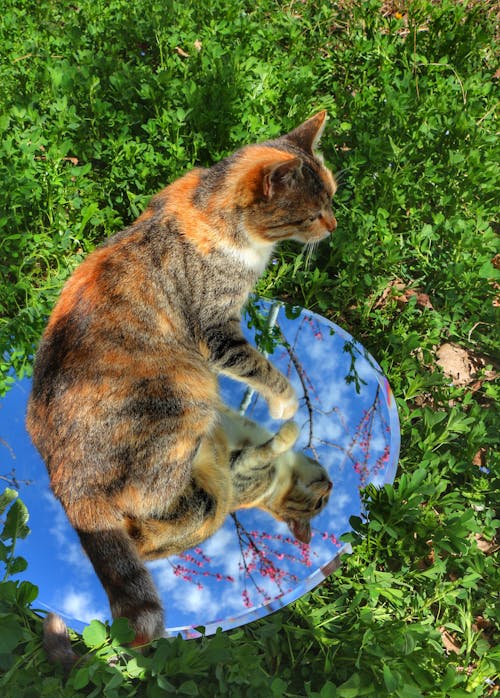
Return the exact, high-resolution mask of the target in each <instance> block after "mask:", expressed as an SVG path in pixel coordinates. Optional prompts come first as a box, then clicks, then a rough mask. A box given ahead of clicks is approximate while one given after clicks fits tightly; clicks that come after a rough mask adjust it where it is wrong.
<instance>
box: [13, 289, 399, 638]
mask: <svg viewBox="0 0 500 698" xmlns="http://www.w3.org/2000/svg"><path fill="white" fill-rule="evenodd" d="M243 327H244V331H245V335H246V336H247V338H248V339H249V340H250V341H252V343H254V344H255V345H256V346H258V347H259V349H260V350H261V351H263V352H265V353H266V354H267V355H268V356H269V358H270V360H271V361H272V363H273V364H275V365H276V366H277V367H278V368H279V369H280V370H281V371H282V372H283V373H284V374H285V375H286V376H287V377H288V378H289V380H290V381H291V383H292V385H293V386H294V388H295V390H296V392H297V395H298V397H299V403H300V406H299V411H298V412H297V414H296V415H295V417H294V422H295V424H296V425H297V429H296V430H294V433H293V434H288V437H287V438H288V442H287V443H286V444H285V446H286V448H287V449H288V448H289V449H292V448H293V450H294V451H295V452H296V455H295V456H294V458H295V460H297V461H299V460H300V459H304V460H306V458H307V459H309V462H310V461H316V462H318V463H320V464H321V466H322V467H323V468H324V470H325V471H326V474H325V476H324V477H323V475H321V477H319V478H315V481H321V485H320V486H319V489H318V490H317V491H315V493H314V497H315V499H314V504H313V508H317V512H318V513H317V515H315V516H314V517H313V518H312V520H311V521H310V524H308V525H307V526H306V528H304V526H303V525H302V524H297V523H296V524H295V525H294V523H293V517H292V518H291V517H290V516H289V515H287V516H286V517H281V518H284V520H282V521H279V520H277V518H276V511H274V510H273V506H272V503H270V502H269V501H268V502H264V504H265V505H266V506H263V508H261V509H259V508H255V507H251V508H242V509H238V510H237V511H236V512H234V513H232V514H230V515H229V516H228V517H227V518H226V520H225V521H224V523H223V524H222V526H221V527H220V528H219V530H217V531H216V532H215V533H214V534H213V535H211V536H210V537H209V538H208V539H207V540H205V541H204V542H201V543H200V544H198V545H194V547H193V548H191V549H190V550H187V551H185V552H182V553H180V554H178V555H172V556H170V557H162V558H160V559H155V560H153V561H151V562H149V563H148V566H149V568H150V570H151V572H152V574H153V577H154V580H155V584H156V585H157V588H158V590H159V591H160V593H161V595H162V598H163V602H164V606H165V608H166V613H167V625H168V627H167V628H166V635H176V634H178V633H181V634H182V635H183V636H184V637H196V636H198V634H199V633H198V631H197V630H196V628H197V627H198V626H203V627H204V628H205V632H206V633H207V634H210V633H213V632H215V630H216V629H217V627H222V628H223V629H229V628H233V627H236V626H238V625H242V624H244V623H247V622H249V621H251V620H254V619H256V618H259V617H261V616H263V615H265V614H266V613H270V612H272V611H275V610H277V609H279V608H281V607H283V606H285V605H286V604H288V603H290V602H291V601H294V600H295V599H297V598H298V597H299V596H301V595H302V594H304V593H305V592H307V591H308V590H310V589H311V588H313V587H314V586H316V585H317V584H318V583H320V582H321V581H322V580H323V579H324V578H325V577H326V576H327V575H328V574H330V573H331V571H332V570H333V569H335V567H336V565H337V564H338V561H339V557H340V554H341V553H342V552H343V551H345V547H344V546H343V544H342V543H341V541H340V536H341V534H342V533H344V532H346V531H348V530H349V518H350V517H351V516H353V515H358V514H359V513H360V511H361V501H360V494H359V492H360V489H361V488H363V487H364V486H366V485H367V484H368V483H374V484H375V485H377V486H381V485H383V484H384V483H387V482H392V480H393V478H394V475H395V472H396V467H397V460H398V455H399V423H398V417H397V411H396V406H395V403H394V398H393V396H392V394H391V390H390V387H389V385H388V382H387V380H386V378H385V377H384V375H383V374H382V372H381V370H380V368H379V367H378V365H377V364H376V362H375V361H374V359H373V358H372V357H371V356H370V355H369V354H368V352H366V350H365V349H364V348H363V347H362V346H361V345H360V344H359V343H358V342H357V341H356V340H354V339H353V338H352V337H351V336H350V335H349V334H348V333H346V332H345V331H344V330H343V329H341V328H340V327H338V326H336V325H335V324H333V323H331V322H329V321H328V320H326V319H324V318H322V317H320V316H318V315H315V314H314V313H311V312H309V311H306V310H303V309H301V308H292V307H288V306H285V305H282V304H280V303H276V302H269V301H263V300H259V299H255V301H254V302H252V303H251V304H250V305H249V307H248V309H247V311H246V314H245V316H244V318H243ZM220 389H221V396H222V399H223V401H224V402H225V404H226V405H228V406H229V407H230V408H231V409H232V412H230V413H229V417H228V418H229V419H230V420H233V422H234V421H235V420H236V423H240V422H241V423H243V421H244V420H251V422H253V423H256V425H259V426H256V427H255V428H256V429H257V430H260V431H259V433H260V434H264V436H263V437H261V440H260V443H262V442H263V441H265V440H266V432H268V433H269V436H272V435H276V434H278V433H279V432H280V429H282V428H283V423H282V422H278V421H274V420H272V419H271V418H270V416H269V411H268V408H267V405H266V403H265V401H264V400H263V399H262V398H261V397H260V396H259V395H258V394H257V393H254V392H253V391H252V390H250V389H247V388H246V386H244V385H242V384H239V383H236V382H234V381H231V380H230V379H226V378H222V379H221V381H220ZM29 391H30V381H28V380H22V381H18V382H17V383H16V384H15V386H14V387H13V388H12V389H11V391H10V392H9V393H8V394H7V395H6V397H5V398H4V399H3V400H2V402H1V403H0V453H1V456H2V457H1V461H0V475H1V476H2V479H3V480H4V483H5V484H7V485H10V486H14V487H15V488H16V489H19V491H20V495H21V497H22V499H23V500H24V502H25V503H26V505H27V507H28V510H29V512H30V522H29V525H30V527H31V534H30V535H29V536H28V538H27V539H26V540H24V541H19V543H18V553H19V554H20V555H22V556H23V557H24V558H25V559H26V560H27V561H28V569H27V571H26V572H24V573H22V574H20V575H19V576H20V577H24V578H26V579H29V580H30V581H31V582H33V583H34V584H36V585H37V586H38V587H39V597H38V599H37V601H35V603H34V606H35V607H39V608H44V609H48V610H54V611H57V612H58V613H59V614H60V615H62V616H63V617H64V618H65V619H66V621H67V622H68V624H69V625H70V626H72V627H73V628H75V629H76V630H81V629H82V628H83V626H84V625H85V624H86V623H87V622H88V621H89V620H91V619H92V618H99V619H101V620H106V619H109V610H108V601H107V598H106V596H105V593H104V591H103V589H102V587H101V586H100V584H99V582H98V580H97V577H96V576H95V573H94V571H93V568H92V566H91V564H90V562H89V561H88V560H87V558H86V557H85V554H84V553H83V551H82V549H81V547H80V543H79V541H78V538H77V535H76V533H75V532H74V531H73V529H72V528H71V526H70V525H69V523H68V521H67V519H66V515H65V514H64V511H63V509H62V507H61V506H60V504H59V502H58V501H57V500H56V499H55V498H54V496H53V495H52V493H51V491H50V489H49V483H48V476H47V473H46V470H45V466H44V464H43V462H42V461H41V459H40V458H39V456H38V454H37V452H36V451H35V449H34V447H33V446H32V445H31V442H30V440H29V437H28V435H27V433H26V430H25V427H24V415H25V409H26V402H27V399H28V395H29ZM262 430H265V431H262ZM285 436H286V434H285ZM292 444H294V445H293V446H292ZM282 446H283V444H282ZM282 450H285V447H284V446H283V448H282ZM278 457H279V458H281V457H282V456H281V455H279V456H278ZM287 457H288V456H287ZM330 482H331V483H332V484H331V485H330ZM327 483H328V484H327ZM314 486H316V485H314ZM330 490H331V492H330ZM261 504H262V502H261ZM265 509H267V510H265ZM308 541H309V542H308Z"/></svg>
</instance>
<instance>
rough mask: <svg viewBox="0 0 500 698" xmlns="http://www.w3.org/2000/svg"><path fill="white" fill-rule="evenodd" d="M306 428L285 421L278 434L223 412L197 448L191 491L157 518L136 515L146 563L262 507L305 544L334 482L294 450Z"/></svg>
mask: <svg viewBox="0 0 500 698" xmlns="http://www.w3.org/2000/svg"><path fill="white" fill-rule="evenodd" d="M298 433H299V429H298V427H297V425H296V424H295V423H294V422H286V423H285V424H284V425H283V426H282V427H281V429H280V430H279V431H278V433H277V434H275V435H272V434H270V433H269V432H268V431H267V430H266V429H264V428H263V427H262V426H260V425H258V424H256V423H255V422H253V421H251V420H250V419H247V418H246V417H243V416H241V415H240V414H238V413H237V412H235V411H233V410H230V409H228V408H227V407H222V408H221V411H220V419H219V421H218V424H217V426H216V428H215V429H214V430H213V431H212V433H211V434H209V435H207V436H206V437H205V438H204V439H203V440H202V442H201V443H200V446H199V448H198V452H197V455H196V457H195V459H194V462H193V470H192V477H191V480H190V482H189V485H188V486H187V487H186V489H185V490H184V491H183V492H182V493H181V494H180V495H179V497H177V499H176V500H175V502H174V503H173V504H172V503H169V506H168V508H167V509H166V510H165V512H163V513H162V514H160V515H158V516H156V517H155V518H148V519H140V518H137V517H134V516H133V515H132V514H130V515H129V516H128V517H127V530H128V532H129V535H130V536H131V538H132V539H133V540H134V542H135V545H136V548H137V551H138V553H139V555H140V557H141V558H143V559H145V560H153V559H156V558H159V557H165V556H168V555H173V554H178V553H181V552H183V551H185V550H187V549H189V548H193V547H195V546H197V545H199V544H200V543H202V542H203V541H204V540H206V539H207V538H208V537H209V536H211V535H212V534H213V533H215V531H217V530H218V529H219V528H220V526H221V525H222V524H223V522H224V520H225V519H226V517H227V515H228V514H229V513H231V512H234V511H237V510H238V509H243V508H248V507H258V508H260V509H263V510H264V511H267V512H269V513H270V514H272V516H274V517H275V518H276V519H278V520H279V521H284V522H286V523H287V524H288V526H289V528H290V531H291V532H292V533H293V535H294V536H295V537H296V538H297V539H298V540H300V541H301V542H303V543H309V541H310V539H311V525H310V521H311V519H312V518H313V517H314V516H316V515H317V514H319V513H320V512H321V511H323V509H324V508H325V506H326V504H327V502H328V499H329V496H330V492H331V489H332V483H331V481H330V479H329V477H328V473H327V472H326V470H325V469H324V468H323V467H322V466H321V465H320V464H319V463H318V462H316V461H315V460H312V459H310V458H308V457H307V456H305V455H304V454H303V453H300V452H295V451H293V450H292V447H293V445H294V444H295V441H296V440H297V437H298Z"/></svg>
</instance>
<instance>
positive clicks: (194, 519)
mask: <svg viewBox="0 0 500 698" xmlns="http://www.w3.org/2000/svg"><path fill="white" fill-rule="evenodd" d="M298 434H299V429H298V427H297V425H296V424H295V423H294V422H285V424H284V425H283V426H282V427H281V429H280V430H279V431H278V433H277V434H275V435H271V434H270V433H269V432H268V431H267V430H266V429H264V428H263V427H262V426H260V425H258V424H256V423H255V422H253V421H251V420H250V419H247V418H245V417H243V416H241V415H239V414H238V413H237V412H234V411H233V410H230V409H228V408H227V407H225V406H223V405H221V410H220V419H219V422H218V424H217V426H216V428H215V429H214V431H213V432H211V433H209V434H207V435H206V436H205V437H204V438H203V439H202V442H201V444H200V448H199V449H198V452H197V454H196V456H195V457H194V459H193V463H192V470H191V478H190V481H189V483H188V485H187V486H186V488H185V489H184V490H183V492H182V493H181V494H179V496H178V497H177V499H176V501H175V502H174V503H171V504H169V506H168V508H167V509H166V511H165V512H163V516H162V514H161V513H159V514H158V515H157V516H155V517H154V518H147V519H140V518H139V517H136V516H133V515H128V517H127V519H126V529H127V532H128V534H129V536H130V539H131V541H132V542H133V544H134V546H135V549H136V552H137V554H138V556H139V557H140V559H141V560H155V559H157V558H162V557H166V556H169V555H174V554H179V553H181V552H184V551H185V550H188V549H189V548H193V547H195V546H198V545H200V544H201V543H203V541H205V540H206V539H207V538H208V537H209V536H211V535H212V534H213V533H215V532H216V531H217V530H218V529H219V528H220V526H221V525H222V524H223V522H224V520H225V519H226V517H227V516H228V514H230V513H231V512H236V511H238V510H239V509H244V508H249V507H258V508H260V509H263V510H264V511H266V512H268V513H270V514H271V515H272V516H274V518H276V519H278V520H279V521H284V522H286V523H287V524H288V527H289V529H290V531H291V532H292V533H293V535H294V536H295V537H296V538H297V539H298V540H300V541H302V542H303V543H309V542H310V540H311V523H310V522H311V519H312V518H313V517H314V516H317V515H318V514H319V513H321V511H323V509H324V508H325V506H326V504H327V502H328V500H329V497H330V492H331V489H332V483H331V481H330V479H329V477H328V473H327V472H326V470H325V469H324V468H323V467H322V466H321V465H320V464H319V463H318V462H317V461H314V460H312V459H310V458H308V457H307V456H305V455H304V454H303V453H301V452H296V451H293V450H292V447H293V445H294V443H295V441H296V439H297V436H298ZM43 642H44V647H45V650H46V652H47V655H48V657H49V659H50V661H52V662H55V663H61V664H62V665H63V667H64V668H65V670H66V672H67V671H68V670H70V669H71V667H72V666H73V665H74V664H75V663H76V662H77V661H78V660H79V657H78V655H77V654H76V653H75V652H74V651H73V649H72V647H71V643H70V641H69V637H68V632H67V628H66V625H65V623H64V621H63V620H62V618H60V616H58V615H56V614H54V613H50V614H48V616H47V618H46V619H45V622H44V639H43Z"/></svg>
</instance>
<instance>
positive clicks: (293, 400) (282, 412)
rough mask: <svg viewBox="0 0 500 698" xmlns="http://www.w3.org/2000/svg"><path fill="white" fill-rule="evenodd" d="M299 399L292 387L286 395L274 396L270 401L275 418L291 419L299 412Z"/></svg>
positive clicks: (270, 411)
mask: <svg viewBox="0 0 500 698" xmlns="http://www.w3.org/2000/svg"><path fill="white" fill-rule="evenodd" d="M298 407H299V401H298V400H297V396H296V395H295V392H294V391H293V389H292V388H290V390H289V392H288V393H287V394H286V396H285V397H281V396H280V397H273V398H272V399H271V400H270V402H269V413H270V415H271V417H272V418H273V419H291V418H292V417H293V415H294V414H295V413H296V412H297V410H298Z"/></svg>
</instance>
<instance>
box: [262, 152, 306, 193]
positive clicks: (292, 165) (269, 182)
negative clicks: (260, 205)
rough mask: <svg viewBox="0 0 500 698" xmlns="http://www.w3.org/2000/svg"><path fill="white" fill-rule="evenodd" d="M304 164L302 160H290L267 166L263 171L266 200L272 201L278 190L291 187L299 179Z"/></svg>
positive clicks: (263, 190) (263, 188)
mask: <svg viewBox="0 0 500 698" xmlns="http://www.w3.org/2000/svg"><path fill="white" fill-rule="evenodd" d="M302 164H303V163H302V160H301V159H300V158H290V159H288V160H281V161H280V162H273V163H271V164H268V165H266V166H265V167H264V169H263V171H262V192H263V194H264V196H265V197H266V199H272V197H273V195H274V193H275V191H276V189H277V188H282V187H283V186H290V185H291V184H292V183H293V182H294V181H295V180H296V179H297V178H298V177H299V175H300V172H301V170H302Z"/></svg>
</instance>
